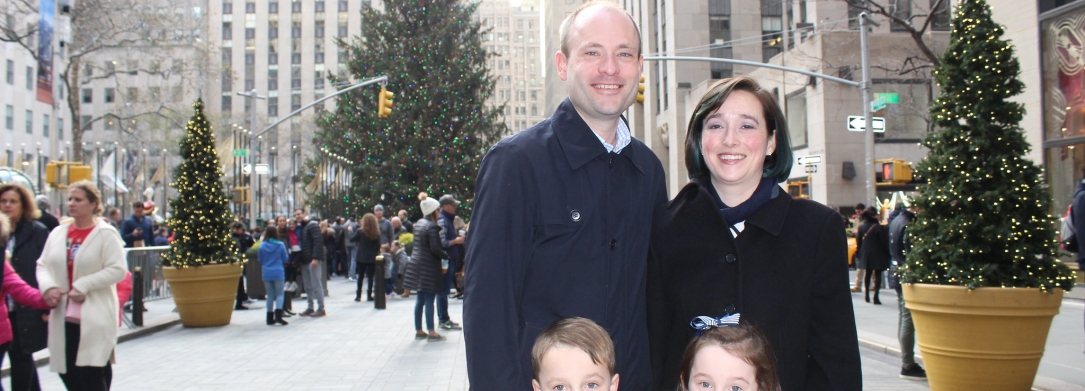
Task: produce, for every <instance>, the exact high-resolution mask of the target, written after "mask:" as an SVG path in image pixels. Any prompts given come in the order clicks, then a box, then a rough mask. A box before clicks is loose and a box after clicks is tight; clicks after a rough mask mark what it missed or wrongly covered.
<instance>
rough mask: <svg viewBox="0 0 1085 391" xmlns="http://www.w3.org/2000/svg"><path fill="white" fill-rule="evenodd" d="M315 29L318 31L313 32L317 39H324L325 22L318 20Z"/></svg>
mask: <svg viewBox="0 0 1085 391" xmlns="http://www.w3.org/2000/svg"><path fill="white" fill-rule="evenodd" d="M317 4H324V3H317ZM315 28H316V30H315V31H313V36H315V37H317V38H323V37H324V21H319V20H318V21H317V22H316V27H315Z"/></svg>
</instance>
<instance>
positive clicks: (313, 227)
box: [294, 208, 325, 317]
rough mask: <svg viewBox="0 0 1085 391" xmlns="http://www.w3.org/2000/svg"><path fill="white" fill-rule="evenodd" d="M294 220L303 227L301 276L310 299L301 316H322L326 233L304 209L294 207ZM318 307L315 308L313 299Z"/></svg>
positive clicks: (299, 239)
mask: <svg viewBox="0 0 1085 391" xmlns="http://www.w3.org/2000/svg"><path fill="white" fill-rule="evenodd" d="M294 221H297V222H298V225H300V226H301V227H302V228H301V236H300V237H299V238H298V242H299V243H300V244H301V278H302V281H304V282H305V297H306V298H308V299H309V308H306V309H305V312H302V313H301V314H299V315H301V316H313V317H321V316H324V315H325V312H324V278H323V276H324V234H321V233H320V223H317V222H316V220H310V219H309V216H308V215H306V214H305V211H304V210H302V209H300V208H299V209H294ZM314 300H315V301H316V303H317V309H316V310H315V311H314V310H313V301H314Z"/></svg>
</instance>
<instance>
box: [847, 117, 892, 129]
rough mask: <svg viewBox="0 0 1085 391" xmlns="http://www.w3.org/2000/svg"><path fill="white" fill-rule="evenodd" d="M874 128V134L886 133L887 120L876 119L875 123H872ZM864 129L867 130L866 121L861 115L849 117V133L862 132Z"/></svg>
mask: <svg viewBox="0 0 1085 391" xmlns="http://www.w3.org/2000/svg"><path fill="white" fill-rule="evenodd" d="M871 125H872V127H873V128H874V133H885V118H882V117H874V121H873V122H872V123H871ZM863 128H866V120H865V119H864V118H863V116H861V115H849V116H848V131H849V132H862V131H863Z"/></svg>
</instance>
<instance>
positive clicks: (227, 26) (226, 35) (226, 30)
mask: <svg viewBox="0 0 1085 391" xmlns="http://www.w3.org/2000/svg"><path fill="white" fill-rule="evenodd" d="M226 4H229V3H226ZM233 38H234V29H233V23H231V22H222V39H223V40H227V39H233Z"/></svg>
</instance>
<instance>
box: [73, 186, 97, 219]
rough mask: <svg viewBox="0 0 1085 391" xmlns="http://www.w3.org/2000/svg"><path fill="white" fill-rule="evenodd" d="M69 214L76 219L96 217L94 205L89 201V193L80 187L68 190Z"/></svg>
mask: <svg viewBox="0 0 1085 391" xmlns="http://www.w3.org/2000/svg"><path fill="white" fill-rule="evenodd" d="M68 214H69V215H71V216H72V217H74V218H80V217H90V216H93V215H94V204H92V203H91V202H90V200H89V199H87V192H85V191H83V189H80V188H78V187H73V188H72V189H71V190H68Z"/></svg>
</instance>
